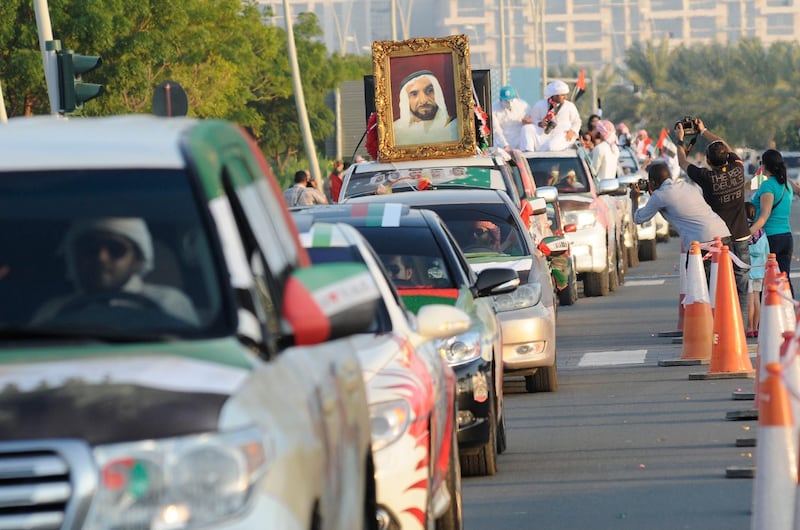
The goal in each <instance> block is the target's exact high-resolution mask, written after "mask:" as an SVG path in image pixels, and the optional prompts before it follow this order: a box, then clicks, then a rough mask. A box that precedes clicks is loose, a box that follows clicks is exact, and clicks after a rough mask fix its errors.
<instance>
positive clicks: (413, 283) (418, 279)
mask: <svg viewBox="0 0 800 530" xmlns="http://www.w3.org/2000/svg"><path fill="white" fill-rule="evenodd" d="M357 229H358V231H359V232H361V234H362V235H363V236H364V237H365V238H366V240H367V241H368V242H369V244H370V245H372V248H373V249H374V250H375V253H376V254H377V255H378V257H379V258H380V260H381V261H382V262H383V263H384V267H385V268H386V270H387V272H389V273H390V274H391V273H392V270H391V269H392V265H395V264H396V265H397V266H398V267H400V266H408V267H409V268H410V269H411V271H412V272H411V273H410V276H409V277H408V278H404V281H403V282H402V284H401V282H398V281H396V279H395V278H392V280H393V281H394V284H395V286H396V287H398V288H402V289H424V288H452V287H457V286H456V285H455V281H454V277H453V274H452V272H451V271H450V269H449V266H448V263H447V260H446V259H445V257H444V254H443V252H442V249H441V248H440V247H439V244H438V243H437V242H436V239H435V238H434V235H433V233H432V232H431V231H430V229H429V228H427V227H397V228H391V227H357ZM400 258H402V259H403V260H407V261H406V262H405V264H403V263H397V260H398V259H400Z"/></svg>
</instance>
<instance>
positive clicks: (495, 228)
mask: <svg viewBox="0 0 800 530" xmlns="http://www.w3.org/2000/svg"><path fill="white" fill-rule="evenodd" d="M425 208H427V209H430V210H433V211H435V212H436V213H437V214H439V217H441V218H442V220H443V221H444V222H445V224H446V225H447V228H448V229H449V230H450V233H452V234H453V236H454V237H455V239H456V241H457V242H458V245H459V246H460V247H461V250H463V251H464V253H467V254H470V253H501V254H507V255H510V256H523V255H529V254H530V250H529V249H528V245H527V242H526V239H525V237H524V235H523V234H522V231H521V229H520V225H519V224H518V223H516V222H515V219H514V216H513V213H512V212H511V211H509V209H508V205H507V204H506V203H496V204H435V205H430V204H429V205H425Z"/></svg>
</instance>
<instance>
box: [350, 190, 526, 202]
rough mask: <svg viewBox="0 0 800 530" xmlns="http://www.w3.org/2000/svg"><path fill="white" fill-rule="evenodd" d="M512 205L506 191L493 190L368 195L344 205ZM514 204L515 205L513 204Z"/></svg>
mask: <svg viewBox="0 0 800 530" xmlns="http://www.w3.org/2000/svg"><path fill="white" fill-rule="evenodd" d="M506 200H507V201H508V203H511V199H509V198H508V195H506V193H505V192H504V191H501V190H496V189H492V188H470V189H457V190H426V191H403V192H398V193H390V194H387V195H366V196H362V197H352V198H348V199H346V201H345V203H344V204H364V203H367V204H386V203H391V202H397V203H402V204H408V205H412V206H420V205H423V206H424V205H425V204H465V203H466V204H469V203H473V204H475V203H484V204H485V203H498V204H499V203H505V202H506ZM511 204H513V203H511Z"/></svg>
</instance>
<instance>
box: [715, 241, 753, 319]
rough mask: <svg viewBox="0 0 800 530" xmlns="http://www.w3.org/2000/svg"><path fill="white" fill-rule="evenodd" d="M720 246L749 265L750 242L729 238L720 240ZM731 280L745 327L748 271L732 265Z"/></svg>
mask: <svg viewBox="0 0 800 530" xmlns="http://www.w3.org/2000/svg"><path fill="white" fill-rule="evenodd" d="M722 244H723V245H727V246H728V248H729V249H730V250H731V252H733V254H734V255H735V256H736V257H737V258H739V259H740V260H742V262H744V263H746V264H747V265H750V242H749V241H748V240H747V239H745V240H744V241H733V240H732V239H731V238H730V237H726V238H723V239H722ZM733 279H734V280H735V281H736V294H738V295H739V308H740V309H741V310H742V323H743V324H744V325H745V326H746V325H747V314H748V307H747V283H748V281H749V279H750V269H749V268H747V269H743V268H740V267H737V266H736V264H735V263H734V264H733Z"/></svg>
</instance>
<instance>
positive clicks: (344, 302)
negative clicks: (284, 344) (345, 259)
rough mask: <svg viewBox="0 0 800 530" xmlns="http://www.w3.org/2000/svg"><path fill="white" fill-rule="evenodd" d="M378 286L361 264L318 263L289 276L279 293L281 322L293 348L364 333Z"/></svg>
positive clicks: (370, 324) (378, 296) (369, 322)
mask: <svg viewBox="0 0 800 530" xmlns="http://www.w3.org/2000/svg"><path fill="white" fill-rule="evenodd" d="M380 298H381V294H380V291H379V290H378V286H377V285H376V284H375V281H374V280H373V278H372V275H371V274H370V272H369V269H367V267H366V266H365V265H363V264H361V263H321V264H318V265H311V266H309V267H304V268H301V269H297V270H295V271H294V272H292V274H291V276H290V277H289V279H288V281H287V282H286V288H285V290H284V293H283V299H284V304H283V314H282V316H283V318H284V319H285V320H286V322H287V323H288V325H289V326H290V327H291V333H292V334H293V335H294V342H295V344H297V345H310V344H319V343H322V342H327V341H329V340H334V339H338V338H341V337H346V336H348V335H353V334H356V333H365V332H368V331H369V329H370V328H371V326H372V321H373V318H374V315H375V311H376V309H377V306H378V301H379V300H380Z"/></svg>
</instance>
